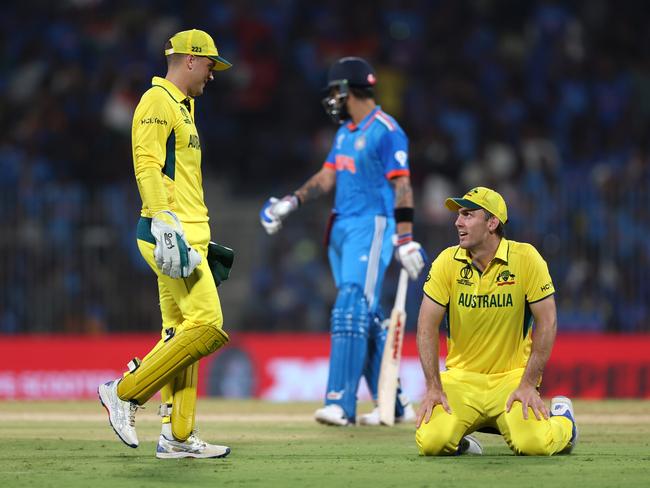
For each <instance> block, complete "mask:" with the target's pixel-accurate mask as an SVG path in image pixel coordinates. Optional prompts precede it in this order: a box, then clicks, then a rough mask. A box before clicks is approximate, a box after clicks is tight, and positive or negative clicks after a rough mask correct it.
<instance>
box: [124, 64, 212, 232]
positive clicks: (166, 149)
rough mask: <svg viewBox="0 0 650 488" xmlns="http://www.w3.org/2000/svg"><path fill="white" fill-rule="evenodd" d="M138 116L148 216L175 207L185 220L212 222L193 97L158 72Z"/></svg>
mask: <svg viewBox="0 0 650 488" xmlns="http://www.w3.org/2000/svg"><path fill="white" fill-rule="evenodd" d="M151 84H152V87H151V88H149V90H147V91H146V92H145V93H144V95H142V98H141V99H140V103H138V106H137V107H136V109H135V113H134V115H133V125H132V130H131V135H132V146H133V165H134V168H135V177H136V180H137V182H138V189H139V190H140V196H141V197H142V212H141V215H142V216H143V217H153V215H154V214H155V213H157V212H159V211H160V210H171V211H173V212H175V213H176V215H178V218H179V219H180V220H181V221H182V222H207V221H208V209H207V207H206V205H205V202H204V201H203V177H202V175H201V144H200V141H199V135H198V132H197V130H196V126H195V125H194V99H193V98H192V97H188V96H186V95H184V94H183V93H182V92H181V91H180V90H179V89H178V88H177V87H176V86H175V85H174V84H173V83H172V82H170V81H168V80H166V79H164V78H159V77H157V76H156V77H154V78H153V80H152V82H151Z"/></svg>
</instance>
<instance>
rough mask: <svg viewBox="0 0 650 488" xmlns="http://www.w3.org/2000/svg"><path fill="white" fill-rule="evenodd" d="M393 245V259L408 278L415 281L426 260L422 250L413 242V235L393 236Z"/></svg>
mask: <svg viewBox="0 0 650 488" xmlns="http://www.w3.org/2000/svg"><path fill="white" fill-rule="evenodd" d="M393 244H394V245H395V246H396V248H397V249H396V250H395V259H397V261H398V262H399V263H400V264H401V265H402V267H403V268H404V269H405V270H406V272H407V273H408V275H409V278H411V279H412V280H416V279H417V277H418V276H419V275H420V273H421V272H422V268H424V263H425V261H426V260H427V255H426V253H425V252H424V249H422V246H420V244H419V243H417V242H415V241H414V240H413V234H400V235H394V236H393Z"/></svg>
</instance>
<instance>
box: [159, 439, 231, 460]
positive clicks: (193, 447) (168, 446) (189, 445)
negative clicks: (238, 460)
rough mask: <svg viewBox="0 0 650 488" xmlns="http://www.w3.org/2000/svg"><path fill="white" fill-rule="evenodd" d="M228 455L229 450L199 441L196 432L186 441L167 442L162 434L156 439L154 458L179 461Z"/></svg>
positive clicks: (225, 447)
mask: <svg viewBox="0 0 650 488" xmlns="http://www.w3.org/2000/svg"><path fill="white" fill-rule="evenodd" d="M228 454H230V448H229V447H227V446H219V445H217V444H208V443H207V442H205V441H202V440H201V439H199V437H198V436H197V435H196V432H192V434H191V435H190V436H189V437H188V438H187V440H186V441H182V442H181V441H177V440H171V441H170V440H169V439H167V438H166V437H165V436H164V435H163V434H160V437H159V438H158V447H156V457H157V458H158V459H179V458H197V459H206V458H223V457H226V456H227V455H228Z"/></svg>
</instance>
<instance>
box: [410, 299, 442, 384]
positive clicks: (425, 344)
mask: <svg viewBox="0 0 650 488" xmlns="http://www.w3.org/2000/svg"><path fill="white" fill-rule="evenodd" d="M445 312H446V309H445V307H443V306H442V305H439V304H438V303H436V302H434V301H433V300H431V299H430V298H429V297H428V296H426V295H425V296H423V297H422V303H421V305H420V315H419V316H418V329H417V346H418V354H419V356H420V363H421V364H422V371H423V372H424V378H425V380H426V385H427V388H440V389H441V388H442V384H441V382H440V366H439V364H438V362H439V357H438V356H439V345H438V340H439V338H438V330H439V327H440V322H441V321H442V319H443V317H444V316H445Z"/></svg>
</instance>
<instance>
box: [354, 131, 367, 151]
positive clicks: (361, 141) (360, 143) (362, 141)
mask: <svg viewBox="0 0 650 488" xmlns="http://www.w3.org/2000/svg"><path fill="white" fill-rule="evenodd" d="M364 147H366V136H364V135H360V136H359V137H357V140H356V141H354V148H355V149H356V150H357V151H361V150H362V149H363V148H364Z"/></svg>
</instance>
